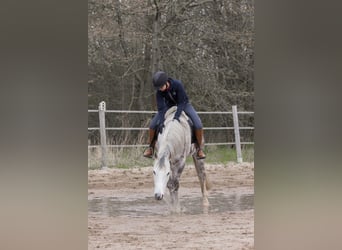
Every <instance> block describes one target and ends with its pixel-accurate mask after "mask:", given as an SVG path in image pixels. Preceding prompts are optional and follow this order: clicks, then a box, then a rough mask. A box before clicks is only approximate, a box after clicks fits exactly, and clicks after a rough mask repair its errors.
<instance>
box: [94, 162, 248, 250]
mask: <svg viewBox="0 0 342 250" xmlns="http://www.w3.org/2000/svg"><path fill="white" fill-rule="evenodd" d="M206 172H207V175H208V176H209V179H210V181H211V183H212V189H211V190H210V191H209V202H210V199H211V198H210V195H211V194H212V195H213V194H215V193H234V194H236V195H237V196H239V195H242V194H246V193H248V194H253V193H254V164H253V163H241V164H235V163H229V164H227V165H206ZM189 193H190V195H192V196H194V197H195V196H196V197H200V196H201V193H200V186H199V181H198V177H197V175H196V170H195V169H194V167H193V166H186V167H185V169H184V172H183V174H182V177H181V181H180V189H179V197H180V200H181V199H182V196H184V195H185V194H186V195H189ZM139 196H145V197H151V201H152V200H153V199H154V198H153V177H152V168H151V167H145V168H139V167H136V168H132V169H107V170H89V171H88V201H91V200H94V199H101V198H106V197H107V198H108V197H116V198H120V197H139ZM181 205H182V203H181ZM88 249H125V250H126V249H239V250H241V249H246V250H247V249H248V250H249V249H254V209H246V210H240V211H239V210H234V211H224V212H216V213H215V212H209V213H202V214H185V213H180V214H167V215H165V214H164V215H146V216H127V215H126V216H124V215H119V216H110V215H109V214H108V213H101V212H100V213H94V212H91V211H90V212H89V213H88Z"/></svg>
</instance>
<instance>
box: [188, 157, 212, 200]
mask: <svg viewBox="0 0 342 250" xmlns="http://www.w3.org/2000/svg"><path fill="white" fill-rule="evenodd" d="M192 158H193V160H194V164H195V167H196V172H197V176H198V179H199V182H200V185H201V191H202V198H203V201H202V203H203V206H209V200H208V191H207V190H209V188H210V184H209V180H208V178H207V175H206V173H205V169H204V161H203V160H199V159H197V157H196V156H195V155H193V156H192Z"/></svg>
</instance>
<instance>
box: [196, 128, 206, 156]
mask: <svg viewBox="0 0 342 250" xmlns="http://www.w3.org/2000/svg"><path fill="white" fill-rule="evenodd" d="M195 136H196V141H197V143H196V144H195V145H196V148H197V159H205V157H206V156H205V154H204V152H203V147H204V140H203V129H195Z"/></svg>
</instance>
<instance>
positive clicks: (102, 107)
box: [88, 102, 254, 167]
mask: <svg viewBox="0 0 342 250" xmlns="http://www.w3.org/2000/svg"><path fill="white" fill-rule="evenodd" d="M88 112H89V113H94V112H96V113H99V127H91V128H88V130H99V131H100V141H101V145H88V148H94V147H101V152H102V157H101V167H106V166H107V164H106V159H107V148H109V147H147V146H148V145H147V144H138V145H137V144H136V145H107V143H106V131H107V130H148V128H139V127H136V128H123V127H106V125H105V114H106V113H125V114H128V113H134V114H154V113H156V111H141V110H106V103H105V102H100V104H99V109H98V110H96V109H93V110H88ZM197 113H198V114H231V115H233V123H234V126H233V127H203V129H204V130H234V135H235V141H234V142H223V143H222V142H220V143H206V144H205V145H235V148H236V156H237V162H239V163H241V162H242V161H243V159H242V153H241V145H243V144H254V142H241V141H240V130H254V127H239V118H238V115H239V114H241V115H253V114H254V112H251V111H237V106H236V105H234V106H232V111H198V112H197Z"/></svg>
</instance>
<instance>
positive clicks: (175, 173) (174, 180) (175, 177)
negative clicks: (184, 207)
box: [167, 161, 185, 211]
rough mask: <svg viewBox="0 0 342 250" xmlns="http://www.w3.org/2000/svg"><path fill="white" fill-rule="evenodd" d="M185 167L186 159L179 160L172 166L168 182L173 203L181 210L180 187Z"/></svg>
mask: <svg viewBox="0 0 342 250" xmlns="http://www.w3.org/2000/svg"><path fill="white" fill-rule="evenodd" d="M184 167H185V161H184V162H182V161H178V162H177V163H175V164H174V166H173V167H172V169H171V171H172V175H171V177H170V179H169V181H168V183H167V187H168V189H169V191H170V197H171V204H172V207H173V209H174V210H175V211H178V210H179V208H180V207H179V200H178V189H179V179H180V176H181V174H182V172H183V169H184Z"/></svg>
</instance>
